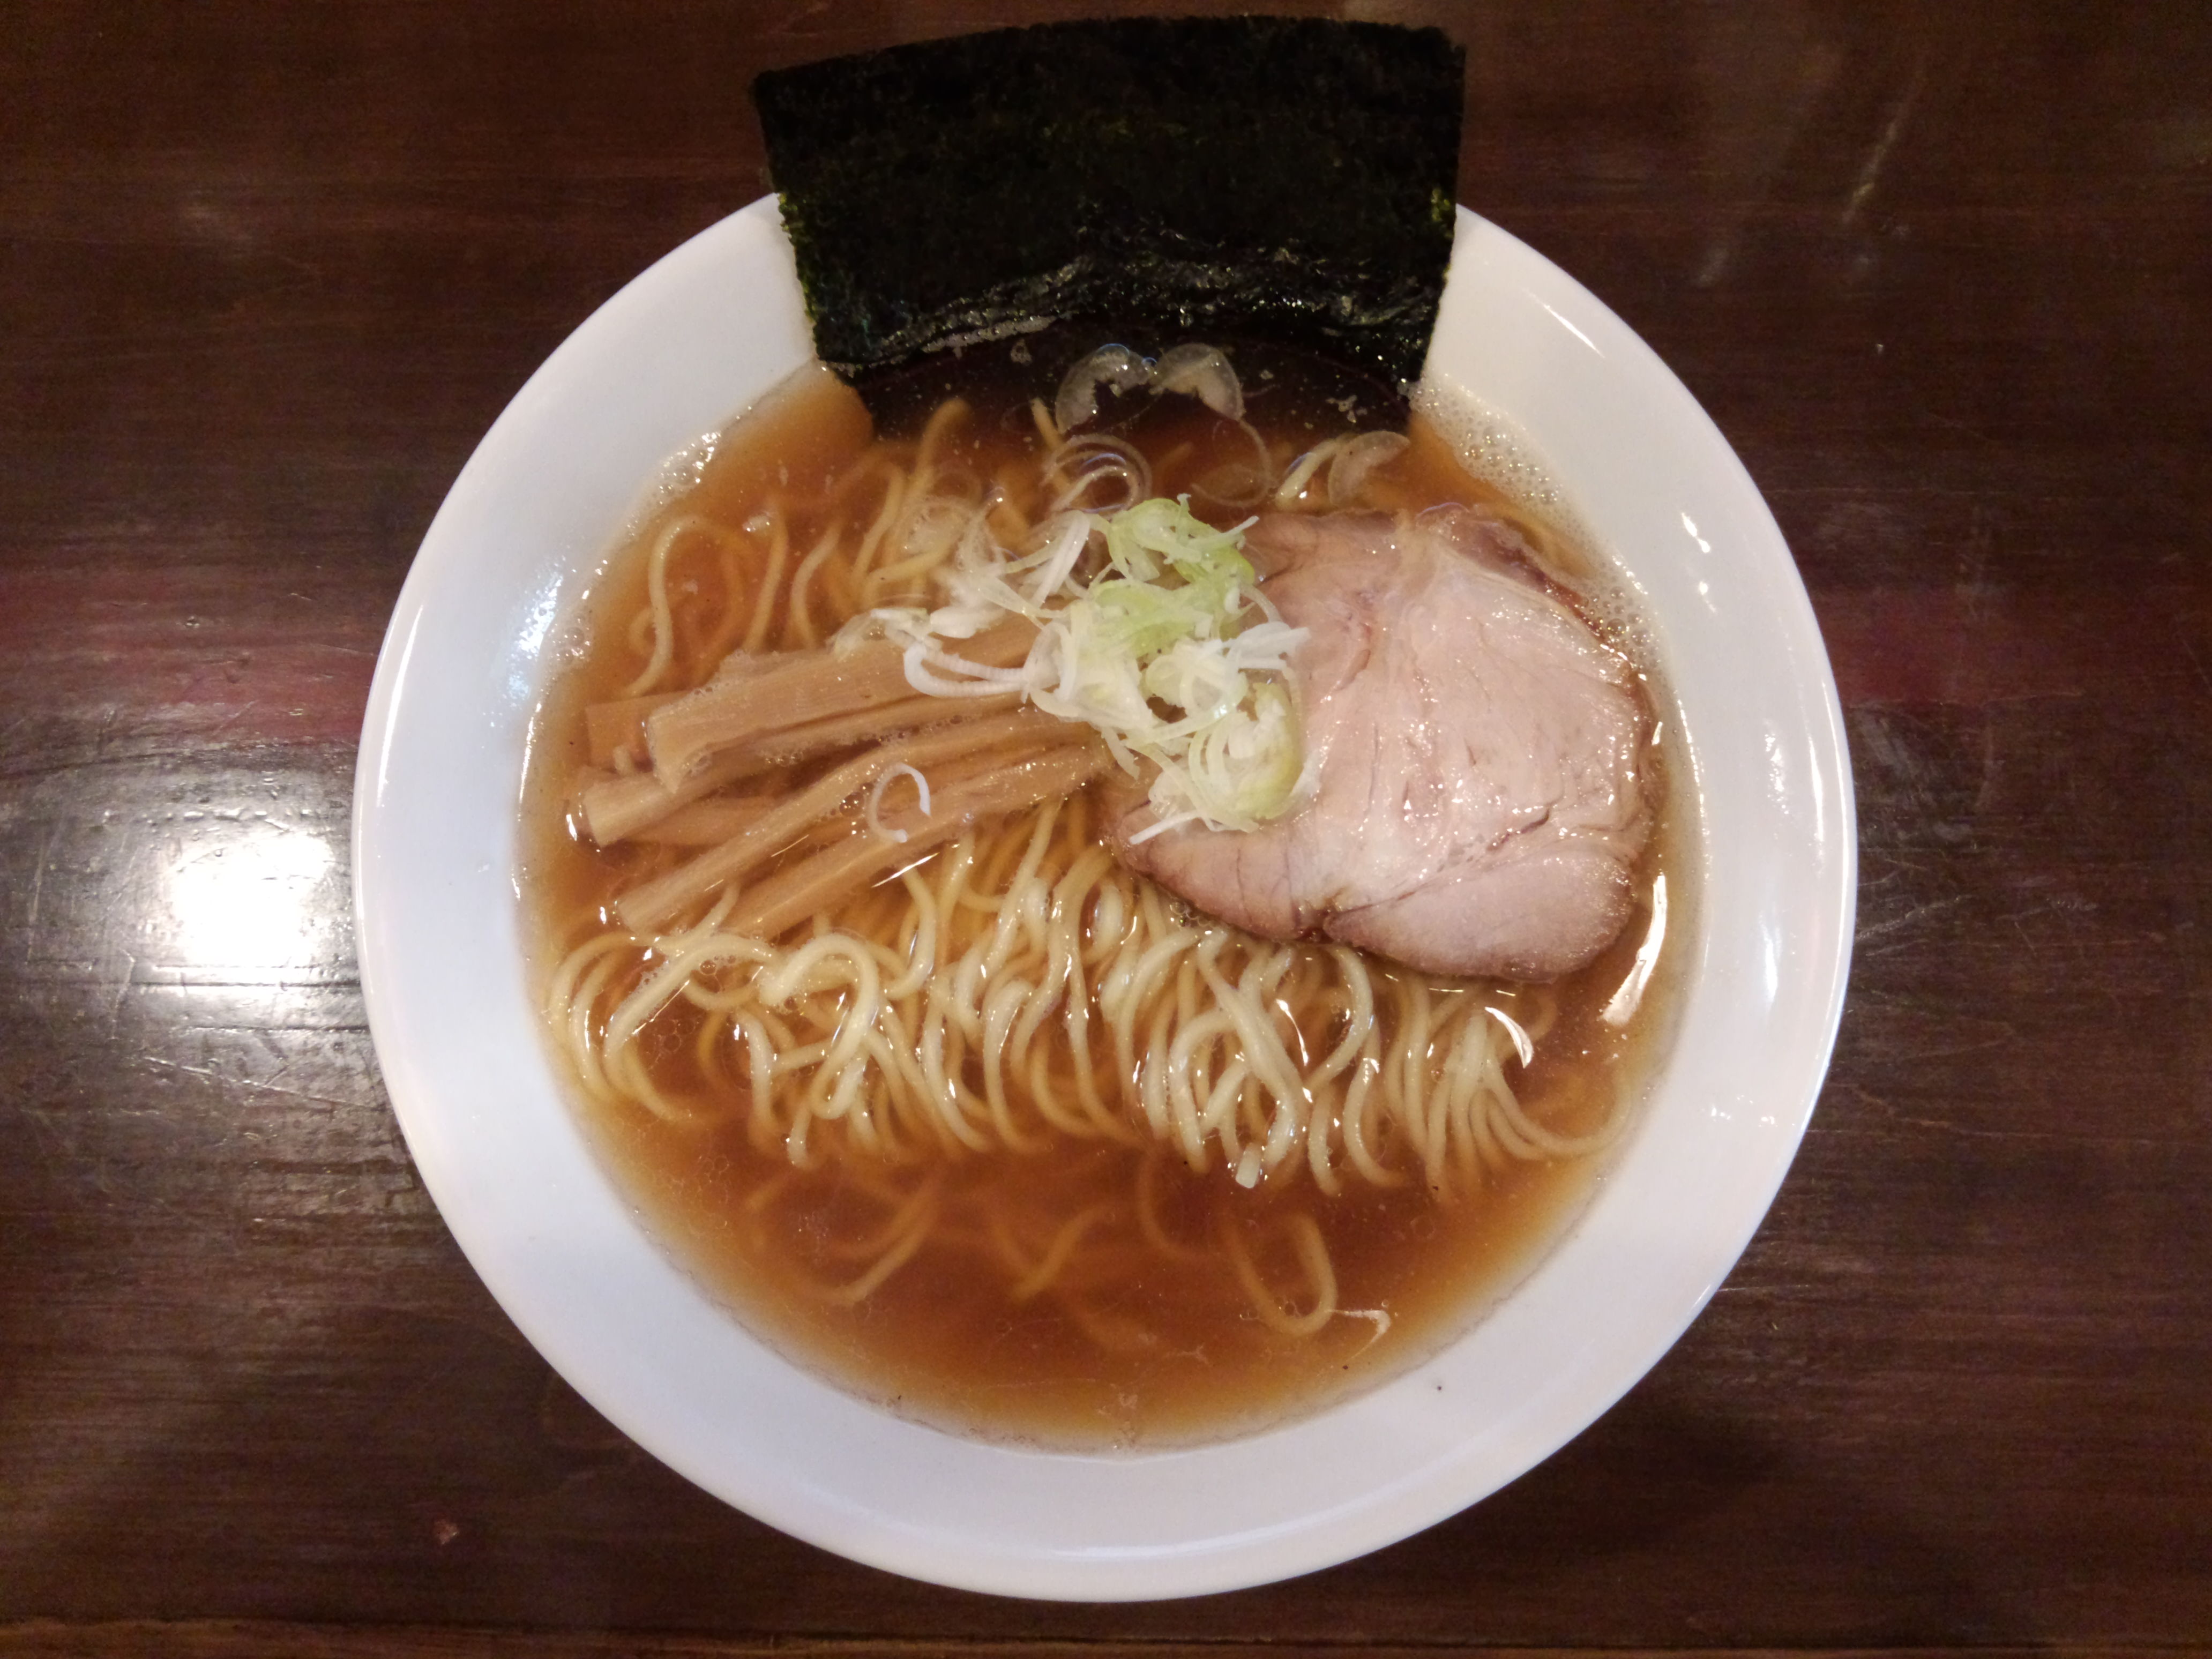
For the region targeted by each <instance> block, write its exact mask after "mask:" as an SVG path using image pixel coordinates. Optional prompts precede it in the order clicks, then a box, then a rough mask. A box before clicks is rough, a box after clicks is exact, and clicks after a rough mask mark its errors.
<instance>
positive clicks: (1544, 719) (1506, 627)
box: [1113, 508, 1650, 980]
mask: <svg viewBox="0 0 2212 1659" xmlns="http://www.w3.org/2000/svg"><path fill="white" fill-rule="evenodd" d="M1245 551H1246V553H1247V554H1248V556H1249V557H1250V558H1251V560H1252V562H1253V564H1254V566H1255V568H1257V569H1258V571H1259V572H1260V574H1261V581H1262V586H1263V589H1264V591H1265V592H1266V593H1267V597H1268V598H1269V599H1272V600H1273V602H1274V604H1275V605H1276V607H1277V609H1278V610H1279V611H1281V612H1282V615H1283V617H1284V620H1285V621H1286V622H1289V623H1293V624H1295V625H1296V626H1297V627H1300V628H1304V629H1308V630H1310V633H1309V637H1308V639H1307V640H1306V641H1305V643H1304V645H1303V646H1301V647H1299V648H1298V649H1297V652H1296V653H1294V654H1293V655H1292V657H1291V665H1290V666H1291V682H1292V688H1293V690H1294V692H1295V694H1296V696H1297V702H1298V706H1299V713H1300V717H1301V719H1302V720H1303V722H1304V730H1305V741H1306V748H1307V754H1308V771H1307V778H1308V781H1309V782H1310V785H1311V791H1312V792H1311V794H1310V797H1309V798H1308V799H1307V800H1306V802H1305V804H1304V805H1303V806H1302V807H1300V808H1298V809H1297V810H1296V811H1294V812H1292V813H1291V814H1290V815H1289V816H1287V817H1283V818H1280V819H1278V820H1276V821H1275V822H1274V823H1270V824H1267V825H1264V826H1262V827H1261V828H1260V829H1255V830H1251V831H1248V832H1244V833H1237V832H1235V831H1220V830H1210V829H1204V828H1202V827H1197V826H1192V827H1188V828H1183V829H1171V830H1169V831H1166V832H1165V833H1164V834H1161V835H1158V836H1153V837H1152V838H1151V839H1150V840H1146V841H1142V842H1135V843H1134V844H1132V843H1131V840H1130V838H1131V837H1133V836H1135V835H1136V834H1138V833H1139V831H1141V830H1142V829H1144V828H1145V826H1146V824H1147V823H1150V822H1151V817H1152V815H1151V813H1150V811H1149V810H1148V809H1146V807H1145V806H1143V805H1141V804H1139V805H1134V806H1133V807H1132V808H1130V809H1129V810H1127V811H1124V812H1122V813H1121V814H1120V815H1119V816H1118V817H1116V818H1115V820H1114V821H1113V835H1114V838H1115V842H1116V845H1117V851H1118V852H1119V854H1120V855H1121V859H1122V860H1123V861H1124V862H1125V863H1127V865H1129V866H1131V867H1133V868H1134V869H1136V870H1139V871H1140V872H1144V873H1146V874H1147V875H1150V876H1152V878H1154V879H1155V880H1157V881H1158V882H1160V883H1161V884H1163V885H1164V886H1166V887H1167V888H1169V889H1170V890H1173V891H1175V892H1176V893H1178V894H1180V895H1182V896H1183V897H1184V898H1186V899H1188V901H1189V902H1191V903H1193V904H1194V905H1196V906H1197V907H1198V908H1200V909H1202V910H1206V911H1207V912H1209V913H1211V914H1212V915H1216V916H1218V917H1219V918H1221V919H1222V920H1223V921H1229V922H1233V923H1235V924H1236V925H1237V926H1239V927H1246V928H1249V929H1250V930H1251V931H1253V932H1255V933H1262V934H1265V935H1267V936H1268V937H1270V938H1273V939H1306V938H1318V937H1325V938H1328V939H1337V940H1340V941H1342V942H1343V943H1345V944H1347V945H1357V946H1358V947H1360V948H1362V949H1364V950H1369V951H1377V952H1379V953H1381V954H1382V955H1384V956H1387V957H1395V959H1396V960H1398V961H1400V962H1402V963H1407V965H1409V966H1412V967H1415V968H1419V969H1426V970H1428V971H1430V972H1432V973H1438V974H1447V975H1498V976H1501V977H1507V978H1513V979H1537V980H1541V979H1553V978H1556V977H1558V976H1559V975H1562V974H1566V973H1571V972H1572V971H1573V970H1574V969H1577V968H1579V967H1581V966H1583V964H1584V963H1587V962H1589V960H1590V959H1591V958H1592V957H1595V955H1597V953H1598V952H1599V951H1601V950H1603V949H1604V948H1605V946H1606V945H1607V944H1608V943H1610V942H1611V941H1612V939H1613V937H1614V935H1615V934H1617V933H1619V932H1620V928H1621V927H1622V925H1623V924H1624V923H1625V922H1626V921H1627V920H1628V916H1629V913H1630V910H1631V908H1632V902H1633V901H1632V894H1631V890H1630V882H1629V872H1630V868H1631V866H1632V864H1633V862H1634V860H1635V859H1636V857H1637V854H1638V853H1639V852H1640V851H1641V850H1642V849H1643V847H1644V841H1645V839H1646V837H1647V836H1648V835H1649V834H1650V811H1649V808H1648V806H1647V804H1646V802H1645V799H1644V788H1643V782H1642V778H1641V775H1640V767H1641V764H1642V762H1643V758H1644V749H1645V745H1646V744H1647V743H1648V741H1649V738H1650V720H1649V717H1648V715H1647V714H1646V713H1645V709H1644V703H1643V701H1642V699H1641V697H1640V696H1639V695H1638V691H1637V689H1636V686H1635V679H1634V675H1633V673H1632V670H1631V668H1630V666H1629V665H1628V664H1627V662H1626V661H1625V660H1624V659H1622V657H1621V656H1620V653H1617V652H1615V651H1613V650H1612V649H1610V648H1609V647H1607V646H1606V645H1605V644H1604V643H1603V642H1601V641H1600V640H1599V639H1598V638H1597V636H1596V635H1594V634H1593V633H1592V632H1591V631H1590V630H1589V628H1588V627H1586V626H1585V625H1584V624H1583V622H1582V620H1581V619H1580V618H1579V617H1577V616H1576V614H1575V613H1574V611H1572V610H1571V609H1570V608H1569V607H1568V605H1566V604H1565V603H1564V602H1563V601H1562V600H1561V599H1559V597H1558V596H1557V595H1556V594H1555V593H1554V592H1553V591H1552V589H1551V588H1550V587H1549V586H1547V584H1546V583H1545V582H1544V580H1542V579H1541V577H1540V576H1538V575H1537V574H1535V573H1534V570H1533V569H1532V568H1531V567H1530V565H1529V564H1528V562H1527V559H1526V557H1525V555H1524V551H1523V550H1522V546H1521V544H1520V543H1519V540H1518V538H1516V537H1515V536H1514V534H1513V533H1512V532H1510V531H1509V530H1507V529H1506V528H1504V526H1501V525H1500V524H1498V522H1497V521H1496V520H1492V519H1491V518H1489V517H1487V516H1486V515H1484V514H1481V513H1477V512H1474V511H1472V510H1469V509H1466V508H1444V509H1438V510H1436V511H1432V512H1430V513H1424V514H1422V515H1420V516H1419V518H1412V519H1407V518H1398V519H1393V518H1391V517H1389V516H1388V515H1385V514H1382V513H1338V514H1334V515H1332V516H1330V517H1327V518H1312V517H1302V516H1298V515H1294V514H1287V513H1277V514H1270V515H1268V516H1267V517H1264V518H1262V519H1261V520H1260V521H1259V523H1258V524H1257V525H1255V526H1254V527H1253V529H1252V530H1251V532H1249V535H1248V537H1247V538H1246V542H1245Z"/></svg>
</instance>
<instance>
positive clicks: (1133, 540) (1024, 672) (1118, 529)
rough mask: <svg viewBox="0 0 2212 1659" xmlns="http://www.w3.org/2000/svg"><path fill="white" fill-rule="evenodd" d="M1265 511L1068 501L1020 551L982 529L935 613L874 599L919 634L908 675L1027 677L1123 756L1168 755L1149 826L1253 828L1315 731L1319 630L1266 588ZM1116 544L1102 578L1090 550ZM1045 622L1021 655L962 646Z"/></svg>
mask: <svg viewBox="0 0 2212 1659" xmlns="http://www.w3.org/2000/svg"><path fill="white" fill-rule="evenodd" d="M1249 524H1250V521H1249V520H1247V521H1246V523H1244V524H1240V525H1237V526H1234V527H1233V528H1231V529H1228V530H1217V529H1215V528H1213V527H1212V526H1210V525H1208V524H1206V523H1204V522H1203V521H1202V520H1199V519H1198V518H1196V517H1195V516H1194V515H1193V514H1192V513H1191V511H1190V508H1189V505H1188V501H1165V500H1158V499H1156V500H1152V501H1139V502H1138V503H1137V504H1136V505H1135V506H1133V507H1127V508H1125V509H1124V510H1123V511H1121V512H1119V513H1113V514H1111V515H1108V516H1102V515H1100V514H1097V513H1064V514H1062V515H1061V516H1060V518H1058V519H1055V520H1048V521H1047V522H1046V523H1045V524H1043V525H1042V526H1039V527H1038V531H1037V533H1036V537H1035V538H1034V539H1033V545H1032V548H1031V550H1030V551H1029V552H1028V553H1026V554H1016V553H1013V552H1012V551H1010V550H1006V549H1002V548H998V547H996V546H995V545H994V544H992V543H991V542H990V541H989V539H988V538H987V537H983V536H977V535H975V534H973V533H971V534H970V536H969V538H968V539H967V540H966V541H965V542H963V545H962V547H961V549H960V551H959V555H958V556H957V559H956V561H955V568H953V570H952V571H951V572H950V573H949V574H948V575H947V576H946V578H945V588H946V591H947V595H948V597H949V598H950V599H951V601H952V602H951V604H950V605H945V606H944V607H942V608H940V609H939V610H938V611H933V612H931V613H930V614H929V615H928V617H927V618H926V619H925V618H922V617H920V616H919V615H917V613H915V612H911V611H878V612H876V613H874V615H875V619H876V621H877V623H878V625H879V626H881V627H882V628H883V629H884V631H885V632H887V633H889V634H890V635H891V636H892V637H894V638H896V639H900V640H902V641H905V642H906V657H905V660H906V673H907V679H908V683H909V684H912V685H913V686H914V687H915V690H920V691H924V692H927V693H929V694H930V695H933V696H989V695H991V694H993V693H995V692H1000V691H1005V690H1013V689H1019V690H1022V691H1023V692H1024V693H1025V694H1026V695H1027V696H1028V698H1029V700H1030V702H1033V703H1035V704H1036V706H1037V707H1038V708H1041V709H1042V710H1044V711H1045V712H1046V713H1047V714H1054V715H1057V716H1058V717H1060V719H1063V720H1081V721H1083V722H1085V723H1086V724H1088V725H1090V726H1092V727H1094V728H1095V729H1096V730H1097V731H1098V732H1100V734H1101V735H1102V736H1103V738H1105V740H1106V744H1107V747H1108V748H1109V750H1110V751H1111V752H1112V753H1113V756H1114V757H1115V760H1116V761H1117V762H1118V763H1120V764H1121V767H1122V768H1123V769H1124V770H1126V771H1127V772H1129V773H1130V774H1131V775H1139V772H1140V767H1139V763H1140V762H1143V761H1150V762H1151V763H1152V764H1153V766H1154V767H1155V768H1157V769H1158V775H1157V776H1156V777H1155V778H1154V780H1153V781H1152V790H1151V795H1150V805H1151V806H1152V814H1153V819H1154V822H1153V823H1152V825H1150V826H1149V827H1148V828H1147V829H1146V830H1145V831H1143V832H1142V838H1149V837H1150V836H1154V835H1158V834H1161V833H1164V831H1165V830H1167V829H1173V828H1176V827H1177V826H1179V825H1182V824H1185V823H1202V824H1205V825H1206V826H1207V827H1209V828H1212V829H1256V828H1258V827H1259V825H1261V823H1266V822H1267V820H1269V819H1270V818H1273V817H1279V816H1280V815H1281V813H1282V812H1283V811H1285V810H1286V809H1287V808H1288V807H1289V806H1290V805H1291V803H1292V801H1293V800H1294V799H1296V797H1297V793H1298V788H1299V783H1300V781H1301V778H1302V776H1303V773H1304V752H1303V749H1304V745H1303V741H1302V738H1301V735H1300V733H1299V731H1298V725H1297V714H1296V710H1295V709H1294V708H1293V707H1292V705H1291V697H1290V694H1289V692H1288V690H1286V689H1285V686H1284V684H1283V683H1282V678H1281V677H1282V675H1283V674H1284V672H1285V669H1286V665H1287V663H1288V659H1289V654H1290V653H1291V651H1292V650H1294V649H1295V648H1296V647H1297V645H1298V644H1299V642H1300V641H1302V640H1304V637H1305V635H1304V630H1303V629H1295V628H1291V627H1290V626H1289V625H1287V624H1286V623H1284V621H1283V620H1282V618H1281V617H1279V615H1277V613H1276V611H1275V609H1274V607H1273V605H1269V604H1268V603H1267V600H1266V599H1265V597H1264V596H1263V595H1261V593H1260V592H1259V591H1258V583H1257V579H1256V577H1255V574H1254V572H1253V569H1252V566H1251V564H1250V562H1249V561H1247V560H1246V558H1245V557H1244V554H1243V533H1244V532H1245V530H1246V529H1248V528H1249ZM1097 545H1103V552H1104V555H1105V561H1104V568H1103V569H1100V568H1097V565H1096V564H1093V565H1092V566H1091V568H1092V569H1094V570H1096V571H1097V574H1095V575H1094V576H1093V577H1091V580H1088V581H1086V580H1084V579H1083V577H1082V575H1081V574H1080V572H1081V571H1082V570H1083V568H1084V567H1085V554H1087V553H1089V552H1090V551H1091V549H1092V548H1093V547H1094V546H1097ZM1007 613H1013V614H1018V615H1022V616H1026V617H1030V618H1031V619H1032V620H1035V621H1036V623H1038V625H1039V633H1038V636H1037V641H1036V645H1035V646H1034V647H1031V649H1030V653H1029V656H1028V659H1027V660H1026V661H1025V662H1024V663H1023V665H1021V666H1020V667H1018V668H992V667H987V666H986V665H981V664H978V663H973V662H969V661H967V660H965V659H963V658H962V657H961V656H960V655H959V654H958V652H957V643H958V641H960V640H962V639H964V638H969V637H972V636H973V635H975V634H976V633H977V632H979V631H981V629H983V628H986V627H988V626H989V625H991V624H992V623H994V622H997V621H999V620H1000V619H1001V618H1002V617H1004V616H1005V615H1006V614H1007Z"/></svg>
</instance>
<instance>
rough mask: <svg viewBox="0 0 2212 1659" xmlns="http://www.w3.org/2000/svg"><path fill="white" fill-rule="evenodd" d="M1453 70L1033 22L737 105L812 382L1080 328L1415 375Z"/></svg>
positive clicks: (1434, 284) (1397, 49)
mask: <svg viewBox="0 0 2212 1659" xmlns="http://www.w3.org/2000/svg"><path fill="white" fill-rule="evenodd" d="M1464 65H1465V53H1464V52H1463V51H1462V49H1461V48H1460V47H1459V46H1456V45H1455V44H1454V43H1453V42H1452V41H1451V40H1449V38H1448V37H1446V36H1445V35H1444V34H1443V33H1442V32H1441V31H1439V30H1437V29H1409V28H1401V27H1394V26H1391V25H1387V24H1378V23H1346V22H1336V21H1329V20H1325V19H1310V18H1280V17H1235V18H1188V19H1159V18H1132V19H1124V20H1117V21H1097V22H1078V23H1053V24H1042V25H1038V26H1036V27H1029V28H1018V29H1003V30H998V31H995V32H993V33H987V34H975V35H968V36H963V37H960V38H957V39H953V40H935V41H929V42H926V43H923V44H921V45H917V46H896V47H892V48H890V49H889V50H887V51H883V52H867V53H863V54H861V55H859V56H856V57H850V58H832V59H829V60H828V61H825V62H822V63H817V64H806V65H804V66H801V67H799V68H796V69H790V70H775V71H771V72H769V73H767V74H763V75H762V76H760V77H759V78H758V79H757V80H756V81H755V82H754V83H753V99H754V102H755V104H756V105H757V107H758V109H759V112H760V118H761V125H762V129H763V132H764V134H765V135H766V137H767V140H768V150H769V170H770V173H771V174H772V175H773V177H774V179H775V185H776V188H777V191H779V193H780V194H781V197H782V208H783V218H784V223H785V226H786V228H787V230H788V231H789V233H790V236H791V240H792V246H793V250H794V252H795V253H796V255H797V259H798V266H799V281H800V283H801V285H802V287H803V288H804V289H805V295H806V302H807V308H808V311H809V313H810V314H811V318H812V319H813V325H814V343H815V350H816V352H817V355H818V356H820V357H821V358H822V359H823V362H827V363H829V365H830V366H831V367H832V368H836V369H837V370H838V371H839V372H840V373H841V374H844V375H845V376H846V377H847V378H848V379H857V378H859V377H860V376H861V375H863V374H865V373H866V372H867V371H869V370H872V369H877V368H888V367H890V366H893V365H896V364H899V363H902V362H907V361H909V360H911V359H912V358H913V357H915V356H916V355H917V354H919V353H921V352H922V351H925V350H929V349H940V348H943V347H945V346H951V345H958V344H962V343H967V342H970V341H975V340H982V339H991V338H997V337H1003V336H1006V335H1008V334H1012V333H1017V332H1019V331H1022V330H1023V329H1024V328H1025V327H1027V326H1031V325H1036V324H1037V323H1040V322H1042V321H1046V320H1049V319H1054V318H1064V317H1070V316H1076V315H1087V316H1094V317H1118V318H1124V319H1129V320H1131V321H1138V320H1143V321H1149V322H1154V323H1158V324H1161V325H1167V326H1170V327H1171V328H1173V329H1176V330H1179V331H1184V332H1185V333H1186V334H1187V335H1188V334H1202V333H1203V332H1204V331H1206V329H1207V328H1209V327H1217V328H1218V327H1228V328H1234V329H1237V330H1238V331H1242V332H1244V333H1246V334H1250V335H1256V336H1260V337H1273V338H1278V339H1282V340H1285V341H1288V342H1290V343H1296V344H1301V345H1306V346H1309V347H1311V348H1313V349H1321V350H1324V351H1328V352H1331V353H1334V354H1335V355H1338V356H1342V357H1346V358H1348V359H1350V360H1352V361H1353V362H1360V363H1364V364H1365V365H1367V366H1369V367H1370V368H1376V369H1379V370H1381V371H1382V372H1383V373H1384V374H1388V375H1389V376H1391V377H1392V378H1393V379H1395V380H1413V379H1414V378H1415V377H1417V376H1418V375H1419V373H1420V370H1421V363H1422V360H1423V358H1424V357H1425V356H1426V355H1427V351H1428V342H1429V334H1430V332H1431V329H1432V328H1433V327H1434V325H1435V323H1436V314H1437V296H1438V295H1439V294H1440V293H1441V292H1442V291H1443V279H1444V271H1445V267H1446V266H1447V264H1449V261H1450V258H1451V245H1452V232H1453V228H1454V210H1453V202H1454V196H1455V182H1456V179H1457V173H1458V166H1459V133H1460V108H1461V87H1462V80H1463V76H1464Z"/></svg>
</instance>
